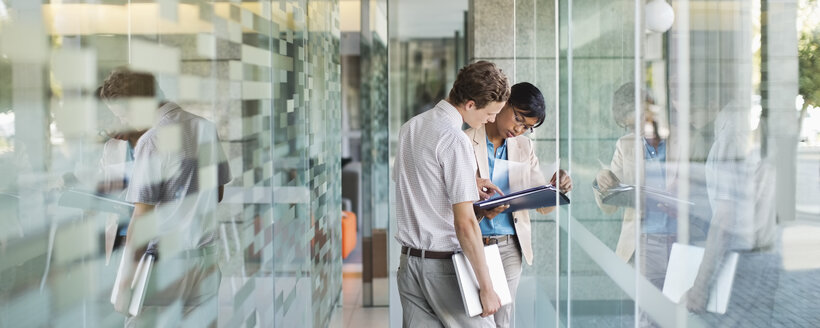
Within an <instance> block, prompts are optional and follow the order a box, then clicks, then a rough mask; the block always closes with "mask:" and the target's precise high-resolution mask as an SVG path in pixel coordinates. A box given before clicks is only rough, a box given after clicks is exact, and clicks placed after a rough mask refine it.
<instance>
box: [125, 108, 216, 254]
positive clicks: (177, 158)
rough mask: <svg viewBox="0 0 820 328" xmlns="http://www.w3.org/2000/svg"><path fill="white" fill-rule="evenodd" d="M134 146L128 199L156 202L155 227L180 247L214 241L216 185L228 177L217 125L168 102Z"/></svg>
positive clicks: (196, 245) (186, 247)
mask: <svg viewBox="0 0 820 328" xmlns="http://www.w3.org/2000/svg"><path fill="white" fill-rule="evenodd" d="M157 118H158V119H157V121H156V124H155V125H154V126H153V127H152V128H151V129H149V130H148V131H146V132H145V134H143V135H142V137H140V139H139V141H138V142H137V146H136V147H135V148H134V172H133V174H132V176H131V182H130V184H129V185H128V192H127V195H126V197H125V198H126V200H127V201H129V202H132V203H144V204H150V205H156V208H155V212H156V217H157V220H156V229H157V233H158V234H159V235H161V236H163V237H164V238H169V237H171V238H175V239H176V242H175V243H174V244H175V245H177V246H179V247H180V248H181V249H193V248H197V247H201V246H203V245H205V244H208V243H210V242H212V241H213V239H214V238H215V234H214V233H215V232H216V227H217V222H216V218H215V214H216V213H215V211H216V206H217V202H218V200H217V197H218V187H219V186H222V185H225V184H226V183H228V182H229V181H230V180H231V174H230V170H229V168H228V161H227V157H226V156H225V153H224V152H223V150H222V146H221V145H220V144H219V136H218V135H217V132H216V126H215V125H214V124H213V123H211V122H210V121H208V120H206V119H204V118H202V117H199V116H196V115H194V114H191V113H189V112H186V111H184V110H182V109H181V108H180V107H179V106H178V105H177V104H175V103H172V102H169V103H166V104H164V105H163V106H162V107H160V108H159V110H158V112H157Z"/></svg>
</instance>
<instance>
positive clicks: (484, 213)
mask: <svg viewBox="0 0 820 328" xmlns="http://www.w3.org/2000/svg"><path fill="white" fill-rule="evenodd" d="M508 208H510V205H501V206H498V207H493V208H491V209H489V210H482V209H480V208H478V206H473V209H474V210H475V217H476V218H477V219H478V221H481V219H482V218H487V219H490V220H492V219H493V218H494V217H496V215H499V214H501V212H504V211H506V210H507V209H508Z"/></svg>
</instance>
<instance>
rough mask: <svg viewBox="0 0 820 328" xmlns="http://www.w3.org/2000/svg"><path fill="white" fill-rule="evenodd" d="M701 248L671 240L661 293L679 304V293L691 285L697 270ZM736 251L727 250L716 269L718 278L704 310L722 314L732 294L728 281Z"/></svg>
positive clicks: (731, 275) (734, 263) (693, 282)
mask: <svg viewBox="0 0 820 328" xmlns="http://www.w3.org/2000/svg"><path fill="white" fill-rule="evenodd" d="M703 253H704V249H703V248H702V247H697V246H691V245H684V244H679V243H674V244H673V245H672V252H671V254H669V265H668V266H667V268H666V279H665V280H664V282H663V294H664V295H666V297H668V298H669V299H670V300H672V301H673V302H675V303H679V302H680V299H681V297H682V296H683V293H685V292H686V291H688V290H689V289H690V288H692V286H694V284H695V278H696V277H697V275H698V269H699V268H700V264H701V262H702V261H703ZM737 259H738V254H737V253H735V252H731V253H729V254H728V255H727V256H726V259H725V260H724V262H723V265H722V266H721V267H720V268H719V272H718V277H717V279H716V280H715V283H714V285H713V286H712V289H711V290H710V291H709V302H708V303H707V305H706V310H707V311H709V312H714V313H720V314H723V313H726V308H727V307H728V306H729V297H730V296H731V295H732V284H733V283H734V279H735V270H736V269H737Z"/></svg>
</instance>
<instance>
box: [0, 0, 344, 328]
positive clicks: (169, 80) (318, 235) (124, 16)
mask: <svg viewBox="0 0 820 328" xmlns="http://www.w3.org/2000/svg"><path fill="white" fill-rule="evenodd" d="M86 2H87V3H86ZM4 3H5V5H6V7H4V8H0V9H7V10H0V54H2V59H0V72H2V74H0V98H2V100H0V171H2V172H4V173H3V174H2V177H0V259H2V260H0V327H12V326H14V327H30V326H61V325H69V326H74V325H80V326H87V327H108V326H122V324H123V320H124V318H125V317H124V316H123V315H121V314H118V313H116V312H114V311H113V307H112V305H111V304H110V302H109V297H110V293H111V289H112V286H113V284H114V278H115V276H116V271H117V268H118V265H119V261H120V258H121V257H122V255H121V253H119V252H118V251H115V252H114V253H113V255H111V257H110V258H111V260H110V263H106V262H108V261H107V260H106V255H105V252H104V251H103V249H104V248H103V246H104V239H103V233H104V229H105V224H104V223H105V221H106V219H108V218H109V217H110V214H106V213H103V212H95V211H90V210H88V209H87V208H82V206H73V207H71V206H68V205H66V204H64V203H60V199H61V197H62V195H63V194H64V193H65V192H66V190H68V189H72V188H85V189H91V190H93V188H94V186H95V185H97V184H98V183H99V182H102V181H101V180H100V179H101V178H100V177H99V175H98V174H97V172H98V171H99V170H100V167H99V166H100V158H101V154H103V151H104V143H105V142H106V141H107V138H105V137H103V134H102V133H101V131H102V130H103V129H104V128H105V127H106V124H109V123H108V122H109V121H110V120H111V113H110V112H109V111H108V109H107V108H106V106H105V105H104V104H102V103H100V102H99V101H97V100H96V98H95V97H94V92H95V89H96V88H97V86H98V85H99V84H100V83H102V81H103V80H104V79H105V77H106V76H108V74H109V72H110V71H111V70H112V69H114V68H116V67H123V66H127V67H129V68H131V69H133V70H139V71H145V72H150V73H153V74H154V75H155V76H156V77H157V79H158V82H159V86H160V88H161V89H162V90H163V91H164V94H165V95H166V97H167V98H168V99H169V100H171V101H174V102H176V103H178V104H179V105H180V106H181V107H182V108H183V109H185V110H187V111H189V112H191V113H194V114H196V115H200V116H202V117H204V118H205V119H207V120H209V121H211V122H213V123H215V125H216V126H217V129H218V133H219V136H220V139H221V142H220V146H221V147H222V148H223V150H224V151H225V153H226V155H227V160H228V163H229V165H230V171H231V175H232V177H233V180H232V181H231V182H230V183H228V184H227V185H226V186H225V198H224V199H223V201H222V202H221V203H220V204H219V205H218V207H217V208H216V210H215V212H213V213H210V214H209V215H212V216H213V217H215V218H216V219H217V222H218V225H217V227H218V228H217V231H216V233H217V234H218V235H219V238H218V240H217V247H218V254H219V261H218V266H219V269H220V272H221V283H220V287H219V296H218V298H217V299H216V300H213V301H212V302H210V303H208V306H207V307H199V308H197V309H196V310H194V311H193V312H191V313H188V314H185V315H180V314H181V312H180V311H179V309H178V308H169V309H167V310H165V311H163V312H162V313H161V314H160V315H158V316H157V318H159V319H158V320H170V321H165V323H166V324H169V325H172V326H173V325H190V326H197V327H204V326H207V325H209V324H210V325H215V326H218V327H239V326H243V327H271V326H276V327H308V326H313V327H325V326H327V324H328V323H329V320H330V316H331V312H332V310H333V308H334V306H335V304H336V302H337V301H338V300H339V295H340V293H341V256H340V253H341V251H340V234H341V227H340V219H341V213H340V208H341V196H340V193H341V188H340V175H341V168H340V162H339V158H340V154H341V148H340V143H339V142H338V140H339V138H340V133H341V132H340V128H341V123H340V122H341V113H340V111H341V104H340V99H341V95H340V82H339V81H340V80H339V75H340V68H339V56H338V54H339V37H340V32H339V26H338V25H339V17H338V15H339V9H338V0H330V1H318V0H317V1H304V0H303V1H270V0H267V1H238V0H230V1H176V0H162V1H155V2H150V1H140V2H134V3H132V4H130V5H129V4H128V2H126V1H120V0H110V1H108V0H103V1H99V0H95V1H72V3H68V4H64V1H54V3H48V2H46V3H42V2H32V1H17V0H15V1H4ZM106 120H108V121H106ZM200 169H205V167H201V168H200ZM75 205H76V204H75ZM87 205H88V206H93V205H94V204H87ZM120 220H123V218H120ZM125 222H127V216H126V217H125ZM182 274H183V273H182V272H164V273H163V277H161V280H163V281H173V280H174V279H178V278H180V277H181V276H182ZM209 277H218V276H216V275H210V276H209Z"/></svg>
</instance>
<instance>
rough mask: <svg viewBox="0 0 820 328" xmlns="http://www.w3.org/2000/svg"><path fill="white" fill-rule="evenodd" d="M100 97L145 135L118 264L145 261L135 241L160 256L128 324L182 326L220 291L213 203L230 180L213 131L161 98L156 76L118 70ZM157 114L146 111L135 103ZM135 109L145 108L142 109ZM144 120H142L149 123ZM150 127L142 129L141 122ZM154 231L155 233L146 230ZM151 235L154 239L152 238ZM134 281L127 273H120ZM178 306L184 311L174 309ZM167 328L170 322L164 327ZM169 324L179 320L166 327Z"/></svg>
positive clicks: (121, 307) (125, 285) (122, 307)
mask: <svg viewBox="0 0 820 328" xmlns="http://www.w3.org/2000/svg"><path fill="white" fill-rule="evenodd" d="M101 97H102V98H103V100H104V101H105V103H106V105H107V106H108V107H109V108H110V109H111V110H112V112H114V113H115V115H117V116H118V117H120V118H121V119H122V120H123V121H125V123H126V124H127V125H129V126H134V127H138V126H139V125H140V124H144V125H145V127H146V128H148V130H147V131H146V132H145V133H144V134H143V135H142V136H141V137H140V138H139V141H137V144H136V147H135V149H134V168H133V173H132V176H131V181H130V182H129V185H128V189H127V195H126V200H127V201H129V202H132V203H134V213H133V216H132V218H131V222H130V224H129V227H128V234H127V236H126V241H125V249H124V252H125V255H124V257H123V262H124V263H123V264H121V265H126V267H127V266H128V265H134V263H132V262H130V261H129V260H133V261H136V260H138V259H139V258H140V257H141V256H142V253H143V251H142V248H143V247H145V245H140V244H139V243H140V241H139V240H137V239H138V238H145V237H146V235H147V238H150V239H151V240H152V241H151V243H150V245H149V250H150V251H151V252H156V251H157V249H156V246H157V245H159V246H160V247H161V248H159V250H161V252H160V253H159V260H158V261H157V263H156V265H155V269H154V271H153V273H152V276H151V278H150V279H149V286H148V291H147V294H146V296H145V301H144V308H143V310H142V313H141V314H140V315H138V316H136V317H129V318H127V319H126V326H146V327H152V326H156V325H157V323H155V322H154V320H156V319H158V317H159V316H163V317H165V318H166V319H167V318H179V315H180V314H181V315H182V317H183V318H182V320H185V316H187V315H188V314H189V313H191V312H192V311H193V310H194V309H195V308H196V307H198V306H208V307H209V308H210V309H211V310H209V311H207V313H213V314H214V317H213V319H214V321H211V322H210V324H211V325H215V324H216V322H215V319H216V317H215V313H216V305H217V304H216V295H217V290H218V286H219V272H218V268H217V266H216V254H215V250H216V247H215V239H216V225H217V222H216V218H215V210H216V205H217V202H219V201H220V200H221V199H222V192H223V186H224V185H225V184H226V183H227V182H228V181H229V180H230V173H229V171H228V165H227V162H226V158H225V155H224V153H223V151H222V148H221V146H220V145H219V138H218V136H217V133H216V127H215V126H214V124H213V123H211V122H209V121H208V120H206V119H204V118H202V117H199V116H196V115H193V114H191V113H188V112H186V111H184V110H182V109H181V108H180V107H179V106H178V105H177V104H175V103H172V102H168V101H165V100H164V99H162V94H161V92H160V91H159V89H158V87H157V83H156V80H155V79H154V77H153V75H151V74H147V73H138V72H132V71H128V70H117V71H114V72H113V73H111V75H110V76H109V77H108V78H107V79H106V80H105V82H104V84H103V88H102V91H101ZM157 101H158V103H159V108H157V109H155V110H151V109H150V108H148V110H147V111H145V108H146V107H144V106H145V105H143V107H139V104H154V105H153V106H156V104H157ZM140 109H143V110H142V111H140ZM146 118H147V119H146ZM146 123H147V124H146ZM147 231H152V232H147ZM153 231H155V233H154V232H153ZM124 272H126V273H127V274H128V275H133V269H132V270H125V271H124ZM131 280H132V279H131V277H129V276H126V277H125V279H122V280H121V285H120V286H115V288H119V290H120V291H121V293H120V295H121V296H122V297H121V298H122V299H120V300H117V303H116V304H115V309H117V310H118V311H120V312H125V311H126V308H127V306H128V304H126V303H127V297H128V296H129V295H128V294H129V293H128V290H129V288H130V283H131ZM174 304H178V305H181V310H179V311H181V313H179V314H172V313H164V312H167V311H176V310H177V309H179V308H177V307H172V306H171V305H174ZM165 324H169V323H167V322H166V323H165ZM170 325H172V326H179V325H182V322H176V323H170Z"/></svg>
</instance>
